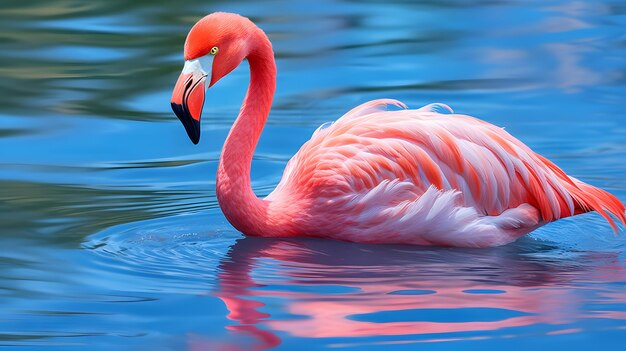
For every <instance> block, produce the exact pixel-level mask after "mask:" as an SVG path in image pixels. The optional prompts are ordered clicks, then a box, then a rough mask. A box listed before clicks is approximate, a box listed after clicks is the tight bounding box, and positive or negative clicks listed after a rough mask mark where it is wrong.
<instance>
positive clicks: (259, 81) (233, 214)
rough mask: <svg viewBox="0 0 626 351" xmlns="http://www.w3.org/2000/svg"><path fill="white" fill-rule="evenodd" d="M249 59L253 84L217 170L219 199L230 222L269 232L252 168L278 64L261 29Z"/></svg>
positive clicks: (252, 231)
mask: <svg viewBox="0 0 626 351" xmlns="http://www.w3.org/2000/svg"><path fill="white" fill-rule="evenodd" d="M256 34H257V35H254V36H252V38H251V42H252V43H254V44H253V47H252V49H251V51H250V54H249V55H248V56H247V59H248V62H249V64H250V85H249V86H248V92H247V93H246V97H245V98H244V101H243V104H242V106H241V110H240V112H239V116H238V117H237V120H235V123H234V124H233V126H232V128H231V130H230V133H229V134H228V137H227V138H226V142H225V143H224V148H223V149H222V154H221V156H220V163H219V166H218V171H217V184H216V185H217V199H218V202H219V204H220V207H221V208H222V211H223V212H224V215H225V216H226V218H227V219H228V221H229V222H230V223H231V224H232V225H233V226H234V227H235V228H237V229H238V230H240V231H242V232H244V233H246V234H251V235H254V234H258V233H261V232H264V231H266V230H267V229H268V228H266V227H265V224H266V223H267V220H266V216H267V204H266V202H265V201H264V200H261V199H259V198H258V197H256V195H255V194H254V192H253V191H252V187H251V185H250V168H251V166H252V156H253V154H254V149H255V148H256V145H257V142H258V141H259V137H260V136H261V132H262V131H263V126H264V125H265V121H266V120H267V116H268V115H269V112H270V108H271V106H272V100H273V98H274V91H275V90H276V64H275V62H274V52H273V50H272V45H271V43H270V41H269V39H268V38H267V36H265V34H264V33H263V32H262V31H261V30H258V32H256Z"/></svg>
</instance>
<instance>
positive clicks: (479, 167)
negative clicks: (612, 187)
mask: <svg viewBox="0 0 626 351" xmlns="http://www.w3.org/2000/svg"><path fill="white" fill-rule="evenodd" d="M243 59H247V60H248V62H249V64H250V86H249V88H248V92H247V94H246V97H245V99H244V102H243V105H242V107H241V111H240V113H239V116H238V117H237V119H236V121H235V123H234V124H233V127H232V129H231V130H230V133H229V135H228V137H227V138H226V141H225V143H224V148H223V150H222V154H221V157H220V162H219V167H218V171H217V198H218V201H219V204H220V207H221V208H222V211H223V212H224V215H225V216H226V218H227V219H228V221H229V222H230V223H231V224H232V225H233V226H234V227H235V228H237V229H238V230H240V231H241V232H243V233H244V234H246V235H253V236H265V237H292V236H310V237H324V238H333V239H339V240H347V241H355V242H368V243H406V244H421V245H443V246H465V247H489V246H497V245H504V244H507V243H509V242H512V241H514V240H515V239H517V238H519V237H520V236H522V235H524V234H527V233H529V232H530V231H532V230H534V229H536V228H538V227H540V226H542V225H544V224H546V223H548V222H551V221H554V220H557V219H559V218H564V217H569V216H573V215H576V214H579V213H584V212H589V211H597V212H598V213H600V215H602V216H603V217H604V218H606V220H607V221H608V222H609V223H610V225H611V226H612V227H613V229H614V230H615V231H617V226H616V224H615V222H614V220H613V219H612V218H611V216H610V214H612V215H614V216H615V217H616V218H617V219H618V220H619V221H620V222H622V223H623V224H626V217H625V213H624V211H625V207H624V205H623V204H622V203H621V202H620V201H619V200H618V199H617V198H616V197H615V196H613V195H611V194H609V193H608V192H606V191H604V190H601V189H599V188H596V187H594V186H591V185H589V184H586V183H583V182H581V181H579V180H577V179H575V178H573V177H570V176H568V175H566V174H565V172H563V171H562V170H561V169H560V168H559V167H557V166H556V165H555V164H554V163H552V162H550V161H549V160H547V159H546V158H544V157H542V156H541V155H539V154H537V153H535V152H533V151H532V150H531V149H530V148H529V147H527V146H526V145H524V144H523V143H522V142H521V141H519V140H517V139H516V138H514V137H513V136H511V135H510V134H509V133H507V132H506V131H504V130H503V129H502V128H499V127H496V126H494V125H492V124H489V123H487V122H484V121H481V120H479V119H476V118H473V117H470V116H465V115H459V114H454V113H453V112H452V110H451V109H450V108H449V107H448V106H446V105H444V104H431V105H428V106H424V107H422V108H420V109H417V110H409V109H407V107H406V106H405V105H404V104H403V103H401V102H399V101H396V100H391V99H384V100H374V101H370V102H367V103H365V104H363V105H360V106H357V107H356V108H354V109H352V110H351V111H349V112H348V113H347V114H345V115H344V116H343V117H341V118H340V119H339V120H337V121H336V122H335V123H334V124H332V125H331V126H329V127H327V128H323V129H322V128H320V129H318V130H317V131H316V132H315V133H314V134H313V136H312V137H311V140H309V141H308V142H306V143H305V144H304V145H303V146H302V148H301V149H300V150H299V151H298V153H297V154H296V155H295V156H294V157H293V158H292V159H291V160H290V161H289V163H288V164H287V167H286V169H285V172H284V174H283V177H282V179H281V181H280V183H279V184H278V186H277V187H276V189H275V190H274V191H273V192H272V193H271V194H270V195H268V196H267V197H266V198H264V199H259V198H257V197H256V195H255V194H254V192H253V191H252V188H251V186H250V167H251V162H252V155H253V153H254V149H255V147H256V145H257V141H258V140H259V136H260V134H261V131H262V130H263V126H264V124H265V121H266V120H267V117H268V115H269V112H270V107H271V104H272V99H273V96H274V91H275V88H276V64H275V61H274V53H273V50H272V45H271V43H270V41H269V39H268V38H267V36H266V35H265V33H264V32H263V31H262V30H261V29H260V28H258V27H257V26H256V25H254V23H252V22H251V21H250V20H249V19H247V18H245V17H242V16H239V15H236V14H230V13H213V14H210V15H208V16H206V17H204V18H203V19H201V20H200V21H199V22H198V23H196V24H195V25H194V26H193V28H192V29H191V31H190V32H189V35H188V36H187V40H186V42H185V60H186V61H185V66H184V68H183V72H182V74H181V75H180V77H179V79H178V81H177V82H176V86H175V88H174V92H173V95H172V101H171V104H172V109H173V110H174V112H175V113H176V115H177V116H178V118H179V119H180V120H181V121H182V123H183V125H184V126H185V129H186V131H187V134H188V135H189V137H190V138H191V140H192V142H193V143H194V144H197V143H198V141H199V139H200V115H201V112H202V106H203V104H204V95H205V91H206V89H208V88H209V87H211V86H212V85H213V84H215V83H216V82H217V81H218V80H220V79H221V78H222V77H224V76H225V75H227V74H228V73H230V72H231V71H232V70H233V69H235V68H236V67H237V66H238V65H239V64H240V63H241V62H242V61H243ZM387 105H395V106H397V107H400V108H402V110H396V111H386V110H384V107H385V106H387ZM441 110H447V112H449V113H450V114H441V113H439V112H438V111H441Z"/></svg>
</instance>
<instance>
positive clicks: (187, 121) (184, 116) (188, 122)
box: [171, 102, 200, 145]
mask: <svg viewBox="0 0 626 351" xmlns="http://www.w3.org/2000/svg"><path fill="white" fill-rule="evenodd" d="M171 105H172V111H174V113H175V114H176V116H177V117H178V119H179V120H180V121H181V122H182V124H183V126H184V127H185V131H186V132H187V135H188V136H189V139H191V142H192V143H194V145H197V144H198V143H199V142H200V121H197V120H195V119H194V118H193V117H191V114H190V113H189V110H188V109H187V108H186V106H184V105H181V104H177V103H174V102H172V103H171Z"/></svg>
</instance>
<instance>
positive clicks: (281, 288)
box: [190, 238, 626, 350]
mask: <svg viewBox="0 0 626 351" xmlns="http://www.w3.org/2000/svg"><path fill="white" fill-rule="evenodd" d="M524 246H529V245H528V243H526V245H525V244H520V245H516V246H509V247H505V248H496V249H490V250H458V249H436V248H407V247H401V246H372V245H356V244H347V243H336V242H331V243H326V242H323V241H316V240H301V241H283V240H271V239H257V238H245V239H242V240H239V241H238V242H237V243H236V245H234V246H233V247H232V249H231V251H230V252H229V254H228V256H227V257H226V258H225V259H224V260H223V262H222V264H221V269H222V272H221V274H220V276H219V281H220V283H219V290H218V291H217V292H216V293H215V295H216V296H217V297H219V298H220V299H221V300H222V301H224V303H225V305H226V307H227V309H228V310H229V314H228V316H227V318H228V319H230V320H232V321H234V322H235V325H234V326H229V327H228V329H230V330H232V331H233V332H234V333H235V335H234V336H236V337H237V338H238V339H239V338H245V339H246V340H249V341H250V343H249V344H248V342H246V343H245V345H244V343H240V342H235V343H234V344H233V343H230V344H229V346H228V347H230V348H227V347H226V346H224V348H217V349H220V350H222V349H223V350H231V349H232V350H266V349H270V348H273V347H275V346H278V345H279V344H280V338H279V337H278V336H277V333H278V332H280V333H289V334H290V335H292V336H296V337H302V338H327V337H344V338H346V337H367V336H401V335H413V336H420V335H426V334H442V333H444V334H445V333H457V332H480V331H484V332H487V331H493V330H498V329H503V328H511V327H523V326H530V325H535V324H540V323H541V324H548V325H554V326H555V327H554V330H550V331H548V332H547V333H549V334H554V335H556V334H560V333H575V332H580V331H582V329H580V328H566V327H563V326H562V325H566V324H570V323H573V322H575V321H576V320H579V319H582V318H611V319H620V320H624V319H626V314H625V313H623V312H616V311H593V310H589V309H584V308H582V307H583V305H584V304H585V303H588V301H586V300H585V299H586V297H585V295H588V294H591V295H593V296H594V297H595V298H596V299H599V300H601V301H603V302H606V301H607V300H608V301H613V302H624V301H626V293H625V292H624V291H623V289H622V290H620V289H618V288H616V289H615V290H614V291H595V290H594V289H595V288H594V287H593V286H585V285H581V286H578V284H580V283H581V282H582V283H584V282H589V281H593V280H594V279H600V280H602V281H603V282H606V281H607V279H608V281H626V272H625V271H624V269H616V267H615V264H616V263H615V262H616V260H615V257H616V254H615V255H613V254H607V253H603V254H600V255H599V256H597V257H596V256H594V254H589V255H587V256H586V257H585V258H587V259H589V260H594V262H595V263H594V264H595V265H589V264H580V263H576V262H581V261H580V259H578V260H574V261H568V260H564V261H562V262H561V261H554V260H547V259H546V260H541V259H538V258H533V257H534V256H533V253H535V252H536V251H537V250H546V249H549V248H546V247H545V246H537V245H533V247H527V248H524ZM547 256H550V255H547ZM260 259H262V260H263V261H262V262H260V261H259V260H260ZM598 262H606V264H604V265H602V264H598ZM618 268H621V267H618ZM268 271H269V273H268ZM262 283H267V284H268V285H270V286H275V287H276V288H275V289H268V288H264V285H263V284H262ZM574 284H576V286H574ZM285 286H286V288H285ZM337 287H340V288H345V289H343V290H341V291H344V290H345V292H343V293H329V291H328V290H327V289H326V288H328V289H331V290H332V289H335V288H337ZM303 288H304V289H303ZM411 290H425V291H427V293H426V294H421V295H420V294H418V295H411V294H408V293H410V291H411ZM476 290H478V291H477V292H473V291H476ZM480 290H486V292H485V293H481V292H480ZM494 290H496V291H495V293H493V291H494ZM428 291H432V292H433V293H428ZM468 291H469V292H468ZM331 292H332V291H331ZM402 292H404V294H403V293H402ZM263 298H276V301H280V303H281V304H282V305H281V311H284V312H288V313H289V314H291V315H295V316H297V317H299V318H290V319H281V318H277V317H272V316H271V315H270V314H268V313H267V311H268V310H270V308H265V307H264V306H265V305H264V304H263V303H262V302H261V301H260V300H261V299H263ZM273 308H276V307H273ZM464 308H472V309H475V308H481V309H497V310H506V311H504V312H510V314H511V315H512V316H511V317H494V318H491V319H489V318H488V317H489V316H488V314H489V311H487V312H486V314H487V316H476V317H477V318H476V319H477V320H476V321H467V320H463V321H436V320H429V310H432V309H441V310H446V311H449V313H450V315H451V316H454V315H455V311H458V310H459V309H464ZM407 310H411V311H413V312H411V316H412V317H415V318H412V319H414V321H388V322H376V321H374V320H367V317H368V314H373V313H380V312H393V311H407ZM420 310H421V311H422V313H420ZM284 312H282V313H281V314H284ZM407 313H408V312H405V313H404V314H403V315H404V316H406V314H407ZM507 314H508V313H505V315H507ZM520 314H521V315H520ZM359 315H360V316H359ZM355 316H359V318H355ZM470 317H471V315H470ZM481 317H482V318H481ZM430 319H433V318H432V317H430ZM465 319H468V318H467V317H466V318H465ZM512 333H515V331H513V332H512ZM426 337H427V336H423V337H422V339H423V338H426ZM431 339H433V340H434V339H441V340H446V339H450V338H447V337H441V336H433V338H431ZM452 339H454V338H452ZM433 340H430V341H433ZM421 341H428V340H421ZM215 345H216V344H215V343H212V342H210V341H207V340H202V339H201V338H196V339H195V341H194V342H193V343H191V340H190V349H192V350H201V349H210V348H211V347H213V348H214V349H215ZM237 345H239V346H237Z"/></svg>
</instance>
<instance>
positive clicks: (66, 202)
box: [0, 0, 626, 350]
mask: <svg viewBox="0 0 626 351" xmlns="http://www.w3.org/2000/svg"><path fill="white" fill-rule="evenodd" d="M216 10H222V11H231V12H238V13H241V14H244V15H246V16H248V17H250V18H252V19H253V20H254V21H255V22H256V23H257V24H259V25H260V26H261V27H262V28H263V29H264V30H265V31H266V32H267V33H268V35H269V36H270V38H271V40H272V41H273V43H274V48H275V50H276V56H277V58H278V61H277V64H278V70H279V76H278V92H277V96H276V101H275V104H274V109H273V111H272V115H271V117H270V120H269V124H268V126H267V128H266V129H265V132H264V134H263V136H262V139H261V142H260V145H259V148H258V151H257V153H256V156H255V160H254V165H253V171H252V173H253V174H252V177H253V186H254V189H255V191H256V192H257V194H259V195H261V196H262V195H267V194H268V193H269V192H270V190H271V189H272V188H273V187H274V186H275V185H276V183H277V182H278V180H279V178H280V175H281V172H282V169H283V167H284V165H285V163H286V162H287V160H288V159H289V157H290V156H291V155H293V154H294V153H295V152H296V150H297V149H298V147H299V146H300V145H301V144H302V143H303V142H304V141H305V140H307V139H308V137H309V136H310V134H311V133H312V132H313V131H314V130H315V129H316V128H317V127H318V126H319V125H320V124H322V123H324V122H327V121H331V120H333V119H336V118H338V117H339V116H341V115H342V114H343V113H345V112H346V111H347V110H348V109H350V108H351V107H353V106H355V105H357V104H359V103H362V102H364V101H367V100H370V99H375V98H387V97H389V98H396V99H399V100H401V101H403V102H405V103H407V104H408V105H409V106H411V107H413V108H417V107H420V106H422V105H425V104H427V103H430V102H444V103H447V104H449V105H451V106H452V107H453V108H454V109H455V111H457V112H461V113H468V114H472V115H475V116H477V117H480V118H483V119H485V120H487V121H490V122H492V123H495V124H498V125H501V126H505V127H506V129H507V130H508V131H509V132H511V133H512V134H513V135H515V136H517V137H518V138H520V139H521V140H523V141H524V142H526V143H527V144H529V145H530V146H531V147H533V148H534V149H535V150H537V151H538V152H540V153H542V154H544V155H545V156H547V157H549V158H551V159H552V160H554V161H555V162H556V163H557V164H558V165H560V166H561V167H562V168H564V169H565V170H566V171H567V172H568V173H570V174H572V175H574V176H576V177H578V178H580V179H583V180H585V181H587V182H590V183H592V184H594V185H597V186H600V187H603V188H604V189H607V190H609V191H611V192H612V193H614V194H615V195H617V196H618V197H619V198H621V199H622V201H625V200H626V163H625V162H624V160H625V159H626V127H624V126H625V125H626V112H624V106H625V104H624V96H626V73H625V72H626V61H625V60H624V57H626V45H624V44H625V43H626V35H625V34H624V28H625V26H626V5H625V4H624V3H623V2H618V1H591V0H590V1H576V2H570V1H537V2H508V1H480V2H473V3H472V5H471V6H469V5H468V3H467V2H466V1H460V0H459V1H453V0H448V1H427V2H423V3H422V4H413V3H412V2H402V1H380V2H379V1H368V2H365V3H362V2H336V1H326V0H322V1H319V0H318V1H314V2H309V3H307V2H300V1H299V2H270V3H268V2H252V1H251V2H238V4H233V3H231V2H223V3H220V2H213V3H207V2H206V1H186V2H185V4H184V5H181V4H174V3H173V2H172V3H171V4H162V5H155V4H153V2H152V1H134V2H127V1H121V0H108V1H104V0H101V1H89V2H80V1H71V0H56V1H26V2H25V1H3V4H2V6H1V7H0V29H1V30H0V42H1V43H2V50H0V77H1V79H0V87H1V88H2V92H3V93H2V94H0V150H2V152H1V158H0V183H1V184H0V223H2V226H1V228H0V230H1V232H0V311H1V313H0V346H5V347H7V349H12V348H19V349H21V350H36V349H37V350H38V349H42V348H44V347H46V349H52V350H54V349H56V350H111V349H115V350H141V349H150V350H183V349H187V350H263V349H268V348H272V347H274V348H275V349H276V350H301V349H303V347H306V349H307V350H322V349H337V350H389V349H393V350H414V349H416V348H418V347H422V348H423V347H428V348H429V349H435V350H459V349H463V350H474V349H480V350H484V349H495V348H502V349H504V348H506V349H509V350H516V349H528V348H529V347H535V348H539V349H548V348H554V347H568V348H570V349H580V350H587V349H589V348H592V347H594V346H596V345H598V342H601V343H602V345H603V346H606V347H611V346H613V347H621V346H622V345H623V343H624V340H626V270H625V268H626V254H624V249H625V248H626V236H625V235H624V234H623V233H622V234H621V235H620V236H614V235H613V233H612V232H611V230H610V228H609V227H608V226H607V225H606V224H605V223H604V222H603V221H602V219H601V218H600V217H599V216H598V215H595V214H586V215H582V216H578V217H576V218H573V219H567V220H563V221H560V222H558V223H553V224H551V225H548V226H546V227H544V228H542V229H540V230H538V231H536V232H535V233H533V234H532V235H530V236H529V237H526V238H523V239H522V240H519V241H518V242H516V243H514V244H512V245H509V246H505V247H500V248H494V249H486V250H461V249H442V248H420V247H407V246H386V245H378V246H375V245H358V244H350V243H342V242H333V241H323V240H310V239H304V240H268V239H259V238H244V237H243V236H242V235H241V234H239V233H238V232H236V231H235V230H233V229H232V227H230V226H229V224H228V223H227V222H226V220H225V219H224V218H223V216H222V214H221V213H220V211H219V207H218V206H217V202H216V198H215V190H214V189H215V180H214V179H215V171H216V168H217V159H218V156H219V151H220V147H221V144H222V142H223V140H224V138H225V135H226V133H227V131H228V128H229V127H230V124H231V123H232V121H233V118H234V116H235V115H236V113H237V111H238V108H239V104H240V102H241V100H242V98H243V95H244V91H245V86H246V84H247V79H248V72H247V68H246V67H245V66H242V67H240V68H239V69H238V70H236V71H235V72H234V73H232V74H231V75H230V76H229V77H227V78H226V79H223V80H222V81H220V83H218V84H217V85H216V86H215V87H214V88H212V89H211V90H210V92H209V94H208V96H207V105H206V107H205V113H204V118H203V129H204V131H203V139H202V141H201V143H200V144H199V145H198V146H193V145H192V144H191V143H190V142H189V140H188V139H187V136H186V135H185V132H184V131H183V128H182V126H181V125H180V123H179V122H178V120H177V119H176V118H175V116H174V115H173V114H172V112H171V111H170V108H169V97H170V94H171V89H172V88H173V85H174V83H175V79H176V78H177V76H178V73H179V72H180V69H181V68H182V53H181V51H182V44H183V41H184V38H185V35H186V33H187V31H188V29H189V28H190V27H191V25H192V24H193V23H194V22H195V21H196V20H197V19H198V18H200V17H201V16H202V15H204V14H207V13H209V12H213V11H216Z"/></svg>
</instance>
